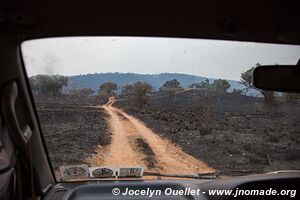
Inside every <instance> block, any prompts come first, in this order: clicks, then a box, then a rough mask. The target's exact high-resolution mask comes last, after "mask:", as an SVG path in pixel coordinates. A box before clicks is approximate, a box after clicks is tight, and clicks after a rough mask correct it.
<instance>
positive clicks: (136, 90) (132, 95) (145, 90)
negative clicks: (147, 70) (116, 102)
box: [122, 81, 153, 108]
mask: <svg viewBox="0 0 300 200" xmlns="http://www.w3.org/2000/svg"><path fill="white" fill-rule="evenodd" d="M152 91H153V87H152V86H151V85H150V84H149V83H147V82H140V81H138V82H135V83H133V84H127V85H124V86H123V89H122V94H124V95H126V96H128V98H129V100H131V102H132V103H133V104H134V105H137V106H138V107H139V108H142V107H143V106H144V105H145V104H146V103H147V102H148V99H149V97H150V94H151V92H152Z"/></svg>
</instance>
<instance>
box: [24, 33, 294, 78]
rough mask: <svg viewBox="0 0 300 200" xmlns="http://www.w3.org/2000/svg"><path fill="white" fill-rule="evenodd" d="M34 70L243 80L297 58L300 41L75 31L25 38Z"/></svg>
mask: <svg viewBox="0 0 300 200" xmlns="http://www.w3.org/2000/svg"><path fill="white" fill-rule="evenodd" d="M22 53H23V56H24V60H25V65H26V69H27V73H28V75H29V76H31V75H36V74H62V75H77V74H88V73H105V72H133V73H143V74H158V73H162V72H176V73H185V74H194V75H200V76H205V77H209V78H225V79H232V80H239V79H240V74H241V72H243V71H245V70H246V69H248V68H250V67H251V66H254V65H255V64H256V63H261V64H274V63H277V64H295V63H296V62H297V61H298V58H299V57H300V46H288V45H274V44H261V43H248V42H229V41H220V40H219V41H217V40H200V39H171V38H141V37H70V38H53V39H40V40H31V41H27V42H24V43H23V44H22Z"/></svg>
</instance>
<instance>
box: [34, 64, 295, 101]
mask: <svg viewBox="0 0 300 200" xmlns="http://www.w3.org/2000/svg"><path fill="white" fill-rule="evenodd" d="M259 65H260V64H259V63H258V64H256V65H255V66H253V67H251V68H249V69H248V70H246V71H244V72H242V73H241V80H240V83H241V84H242V85H244V86H245V88H244V89H243V90H239V89H234V90H233V91H232V93H235V94H240V95H246V94H247V92H249V90H250V89H253V90H256V91H258V92H259V93H261V94H262V96H263V97H264V99H265V103H266V104H268V105H271V104H273V103H274V102H275V99H276V98H275V94H276V93H275V92H274V91H268V90H261V89H258V88H256V87H254V85H253V81H252V76H253V70H254V69H255V67H257V66H259ZM29 81H30V85H31V88H32V92H33V94H34V95H45V96H47V95H48V96H49V95H50V96H61V95H63V93H64V92H63V90H64V88H65V87H67V86H69V85H68V78H67V77H65V76H61V75H36V76H32V77H30V78H29ZM230 87H231V85H230V83H229V82H228V81H227V80H225V79H215V80H214V81H213V82H210V81H209V80H208V79H206V80H204V81H200V82H195V83H192V84H191V85H189V86H188V88H190V89H208V90H214V91H222V92H226V91H227V90H228V89H229V88H230ZM183 90H184V88H183V87H182V86H181V84H180V82H179V81H178V80H177V79H172V80H168V81H166V82H165V83H164V84H163V85H162V86H161V87H160V88H159V90H158V91H159V92H160V93H162V94H164V95H166V96H168V98H169V100H168V101H171V100H172V98H173V97H174V96H175V95H176V94H177V93H179V92H181V91H183ZM153 92H154V88H153V87H152V86H151V85H150V84H149V83H147V82H141V81H138V82H135V83H132V84H125V85H123V86H122V88H121V93H120V94H121V95H122V96H124V97H126V98H127V99H129V100H130V101H131V102H133V104H135V105H137V106H139V107H142V106H143V105H144V104H146V103H147V101H148V99H149V97H150V96H151V93H153ZM117 93H118V85H117V83H115V82H106V83H103V84H101V85H99V87H98V91H94V90H92V89H91V88H80V87H78V86H76V85H74V84H73V85H71V86H69V90H68V91H67V92H65V94H66V95H69V96H70V97H77V98H86V97H89V96H91V95H94V94H96V95H94V96H95V97H96V98H107V97H110V96H115V95H117ZM282 98H283V99H284V101H286V102H289V103H293V102H295V101H297V100H299V99H300V95H299V94H293V93H283V94H282Z"/></svg>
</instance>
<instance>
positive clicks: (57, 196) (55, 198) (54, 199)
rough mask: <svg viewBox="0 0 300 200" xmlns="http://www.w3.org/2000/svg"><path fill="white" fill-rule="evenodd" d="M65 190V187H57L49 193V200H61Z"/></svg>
mask: <svg viewBox="0 0 300 200" xmlns="http://www.w3.org/2000/svg"><path fill="white" fill-rule="evenodd" d="M67 192H68V190H65V189H57V190H55V191H54V192H53V193H52V194H51V196H50V198H49V200H63V199H64V197H65V196H66V194H67Z"/></svg>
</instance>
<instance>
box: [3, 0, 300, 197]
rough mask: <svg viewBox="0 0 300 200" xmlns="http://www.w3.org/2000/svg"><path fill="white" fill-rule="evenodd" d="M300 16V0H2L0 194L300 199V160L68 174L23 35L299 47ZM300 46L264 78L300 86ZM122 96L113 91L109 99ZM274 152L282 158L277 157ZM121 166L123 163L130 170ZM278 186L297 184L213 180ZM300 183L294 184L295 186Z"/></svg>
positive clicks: (289, 88)
mask: <svg viewBox="0 0 300 200" xmlns="http://www.w3.org/2000/svg"><path fill="white" fill-rule="evenodd" d="M299 24H300V12H299V4H298V2H296V1H237V0H226V1H214V0H212V1H160V2H158V1H157V2H156V1H130V0H126V1H101V0H90V1H78V0H73V1H65V0H61V1H50V0H44V1H34V0H25V1H24V0H23V1H21V0H13V1H9V0H3V1H1V7H0V66H1V67H0V102H1V112H0V121H1V122H0V199H7V200H8V199H47V200H48V199H49V200H51V199H53V200H54V199H55V200H67V199H70V200H75V199H297V196H299V194H296V191H298V192H299V191H300V190H299V189H300V187H299V185H300V171H299V170H300V166H298V168H292V169H290V168H289V169H280V170H274V171H270V172H268V173H262V172H260V171H257V172H253V173H251V174H249V173H245V172H246V171H241V170H239V171H237V172H235V171H231V173H237V174H239V175H238V176H230V175H228V174H226V173H225V172H224V174H222V172H218V173H211V172H202V173H200V172H199V174H197V175H196V176H195V175H187V176H184V177H180V176H174V175H172V174H163V173H160V172H153V173H152V172H146V171H145V172H144V176H151V177H154V178H153V179H143V178H141V176H142V175H133V176H131V177H128V178H126V177H125V178H101V177H100V178H95V179H73V180H71V181H64V180H58V179H57V177H56V173H57V170H56V169H54V167H53V166H52V165H51V161H50V156H49V150H48V149H47V148H46V146H47V145H46V141H45V138H44V136H43V134H42V132H43V128H42V126H41V122H40V119H39V113H38V111H37V110H38V109H37V105H36V104H35V97H34V94H33V92H32V90H31V87H32V86H31V85H30V80H29V78H28V76H27V72H26V69H27V68H26V67H25V65H26V63H25V58H24V57H23V56H22V53H23V52H22V51H23V49H21V46H22V43H23V42H25V43H26V41H30V40H32V41H34V40H36V39H41V40H42V39H47V38H64V37H86V36H89V37H90V36H96V37H99V36H109V37H148V38H175V39H176V38H182V39H205V40H222V41H238V42H256V43H266V44H276V45H289V46H292V47H297V48H298V47H299V45H300V27H299ZM25 43H24V44H25ZM298 53H299V51H298ZM150 54H151V52H150ZM299 56H300V53H299ZM299 56H298V61H297V62H295V63H293V64H288V66H286V65H285V66H283V65H280V64H279V65H275V63H273V64H274V65H271V64H269V66H263V65H262V66H259V67H257V68H256V69H255V71H254V76H253V80H254V86H256V87H257V88H260V89H266V90H272V91H276V92H293V93H295V94H297V93H300V86H299V82H300V73H299V72H300V70H299V69H300V66H299V65H300V60H299ZM45 62H46V61H45ZM113 101H114V98H112V97H110V99H109V102H110V103H113ZM117 101H118V100H117ZM298 103H299V102H298ZM297 105H298V104H297ZM107 106H110V105H109V104H108V105H107ZM125 116H126V115H125ZM295 127H296V128H297V124H296V125H295ZM293 133H294V134H295V136H294V137H295V138H298V136H300V135H299V134H300V130H299V129H298V132H297V130H295V131H294V132H293ZM297 141H298V140H297ZM297 144H298V146H296V147H299V143H295V145H297ZM221 147H222V146H220V148H221ZM297 158H298V157H296V158H295V159H297ZM266 159H267V162H269V164H270V163H272V161H270V160H269V157H267V158H266ZM77 167H78V166H77ZM79 167H80V166H79ZM84 167H85V166H84ZM84 167H83V168H84ZM73 169H74V168H73ZM123 169H124V168H123ZM133 169H134V170H137V171H136V172H135V173H138V174H140V173H143V169H139V168H133ZM139 170H140V171H139ZM121 171H122V169H120V170H119V171H117V172H113V173H119V174H121ZM75 173H76V172H75ZM114 176H116V177H117V176H118V174H114ZM172 176H173V178H172ZM219 176H220V177H219ZM128 188H130V189H132V190H139V191H142V190H143V191H147V190H151V189H152V190H156V191H168V190H169V189H170V190H173V191H175V190H180V191H185V192H186V191H187V190H192V189H195V191H196V189H199V190H201V193H200V194H196V193H190V192H186V193H184V192H183V193H182V195H174V194H173V195H172V194H171V193H170V194H169V193H162V194H160V195H156V196H155V195H154V196H149V195H148V194H142V193H141V192H139V193H138V194H137V193H136V194H135V195H130V196H126V195H119V194H120V191H121V193H123V192H125V191H126V190H127V189H128ZM270 188H271V189H272V190H278V191H282V190H285V191H287V193H285V196H282V195H280V194H277V193H276V195H270V194H269V195H268V194H267V193H266V195H262V196H258V195H256V196H251V195H249V196H247V195H234V194H230V195H226V194H223V193H222V194H218V195H217V194H216V195H211V194H208V192H209V190H212V189H214V190H232V191H237V190H250V189H255V190H262V191H267V190H269V189H270ZM115 189H118V190H119V191H118V192H119V193H118V194H114V191H115ZM291 191H294V193H289V192H291ZM115 192H116V191H115ZM289 194H292V195H289Z"/></svg>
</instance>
